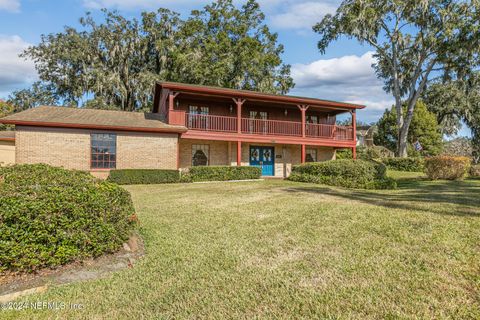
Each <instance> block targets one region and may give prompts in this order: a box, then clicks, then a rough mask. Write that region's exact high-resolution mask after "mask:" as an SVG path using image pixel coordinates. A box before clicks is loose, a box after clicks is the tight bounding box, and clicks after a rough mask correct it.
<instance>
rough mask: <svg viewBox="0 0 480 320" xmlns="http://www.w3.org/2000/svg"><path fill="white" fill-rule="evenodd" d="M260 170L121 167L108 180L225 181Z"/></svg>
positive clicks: (254, 175) (253, 175) (255, 175)
mask: <svg viewBox="0 0 480 320" xmlns="http://www.w3.org/2000/svg"><path fill="white" fill-rule="evenodd" d="M261 174H262V172H261V169H260V168H256V167H233V166H232V167H230V166H208V167H207V166H201V167H192V168H190V169H188V171H185V172H183V173H182V174H180V172H179V171H178V170H162V169H122V170H112V171H110V175H109V177H108V181H110V182H115V183H117V184H161V183H175V182H199V181H227V180H247V179H259V178H260V176H261Z"/></svg>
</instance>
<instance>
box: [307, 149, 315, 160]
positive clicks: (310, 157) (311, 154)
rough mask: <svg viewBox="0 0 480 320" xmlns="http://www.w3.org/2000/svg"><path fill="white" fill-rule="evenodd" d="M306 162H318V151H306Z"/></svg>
mask: <svg viewBox="0 0 480 320" xmlns="http://www.w3.org/2000/svg"><path fill="white" fill-rule="evenodd" d="M305 161H306V162H317V149H307V150H305Z"/></svg>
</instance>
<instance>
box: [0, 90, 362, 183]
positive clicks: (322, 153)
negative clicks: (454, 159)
mask: <svg viewBox="0 0 480 320" xmlns="http://www.w3.org/2000/svg"><path fill="white" fill-rule="evenodd" d="M362 108H364V106H361V105H356V104H349V103H341V102H335V101H328V100H321V99H312V98H304V97H294V96H286V95H274V94H264V93H259V92H253V91H245V90H233V89H225V88H218V87H208V86H199V85H190V84H182V83H172V82H162V83H158V84H157V85H156V87H155V95H154V106H153V112H152V113H137V112H122V111H108V110H94V109H82V108H68V107H48V106H43V107H38V108H34V109H29V110H26V111H23V112H20V113H16V114H13V115H9V116H7V117H4V118H2V119H0V123H4V124H14V125H15V129H16V136H15V161H16V162H17V163H48V164H51V165H55V166H63V167H65V168H72V169H79V170H89V171H91V172H92V173H93V174H96V175H98V176H106V175H107V174H108V171H109V170H110V169H115V168H116V169H125V168H155V169H180V168H188V167H191V166H198V165H232V166H234V165H238V166H240V165H241V166H249V165H250V166H259V167H261V168H262V174H263V175H264V176H276V177H286V176H288V175H289V174H290V171H291V168H292V165H295V164H299V163H303V162H307V161H322V160H330V159H334V158H335V150H336V149H339V148H351V149H352V150H353V153H354V154H355V150H356V128H355V118H356V110H357V109H362ZM341 113H350V114H351V117H352V125H351V126H339V125H336V116H337V115H338V114H341Z"/></svg>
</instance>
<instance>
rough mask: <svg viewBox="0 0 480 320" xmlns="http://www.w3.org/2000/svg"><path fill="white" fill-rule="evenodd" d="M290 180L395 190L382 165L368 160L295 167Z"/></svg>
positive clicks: (327, 162)
mask: <svg viewBox="0 0 480 320" xmlns="http://www.w3.org/2000/svg"><path fill="white" fill-rule="evenodd" d="M289 180H292V181H299V182H312V183H322V184H327V185H332V186H341V187H346V188H361V189H394V188H396V182H395V180H393V179H391V178H389V177H387V176H386V167H385V165H384V164H382V163H378V162H374V161H366V160H348V159H342V160H332V161H325V162H314V163H306V164H302V165H299V166H295V167H294V168H293V170H292V174H291V175H290V177H289Z"/></svg>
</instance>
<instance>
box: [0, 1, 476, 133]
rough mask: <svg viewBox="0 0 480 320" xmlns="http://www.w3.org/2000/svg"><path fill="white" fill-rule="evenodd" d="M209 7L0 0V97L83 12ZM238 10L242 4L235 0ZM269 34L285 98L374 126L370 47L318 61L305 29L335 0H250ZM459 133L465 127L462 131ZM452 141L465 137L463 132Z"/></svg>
mask: <svg viewBox="0 0 480 320" xmlns="http://www.w3.org/2000/svg"><path fill="white" fill-rule="evenodd" d="M210 2H211V0H0V98H7V97H8V95H9V94H10V93H11V92H12V91H14V90H18V89H22V88H26V87H28V86H29V85H30V84H31V83H32V82H33V81H35V80H37V74H36V72H35V67H34V64H33V62H32V61H29V60H25V59H23V58H20V57H18V54H19V53H21V52H22V51H23V50H24V49H25V48H27V47H28V46H30V45H35V44H37V43H39V41H40V39H41V36H42V34H49V33H55V32H61V31H62V30H63V28H64V27H65V26H72V27H79V23H78V20H79V18H80V17H81V16H83V15H84V14H85V13H86V12H87V11H88V12H91V13H92V15H93V16H94V17H95V16H98V17H101V13H100V9H101V8H108V9H115V10H118V11H119V12H120V13H121V14H123V15H124V16H126V17H130V18H132V17H138V16H139V14H140V12H142V11H145V10H147V11H151V10H156V9H158V8H160V7H163V8H168V9H170V10H173V11H176V12H179V13H180V14H181V15H182V16H183V17H184V18H185V17H187V16H188V15H189V13H190V11H191V10H195V9H201V8H202V7H203V6H204V5H206V4H208V3H210ZM235 2H236V3H237V4H239V5H241V4H242V3H243V2H244V1H242V0H235ZM258 2H259V3H260V7H261V9H262V11H263V12H264V13H265V16H266V23H267V25H268V26H269V27H270V29H271V31H274V32H277V33H278V35H279V43H281V44H283V45H284V47H285V52H284V54H283V55H282V59H283V61H284V63H287V64H290V65H291V66H292V69H291V73H292V77H293V79H294V82H295V84H296V86H295V88H294V89H292V90H291V91H290V93H289V94H292V95H300V96H307V97H315V98H320V99H328V100H336V101H343V102H352V103H360V104H364V105H366V106H367V108H366V109H364V110H361V111H359V112H358V119H359V120H361V121H364V122H368V123H370V122H375V121H377V120H378V119H379V118H380V117H381V115H382V113H383V111H384V110H385V109H386V108H389V107H391V105H392V104H393V98H392V96H391V95H389V94H387V93H385V92H384V91H383V89H382V81H381V80H378V79H377V78H376V76H375V73H374V71H373V69H372V67H371V65H372V64H373V63H374V59H373V57H372V53H373V51H372V48H369V47H366V46H361V45H360V44H358V42H356V41H355V40H349V39H340V40H338V41H336V42H335V43H332V44H331V45H330V46H329V47H328V48H327V50H326V52H325V54H323V55H322V54H320V52H319V51H318V49H317V42H318V40H319V36H318V35H317V34H315V33H314V32H313V31H312V26H313V25H314V24H315V23H316V22H319V21H321V19H322V17H323V16H324V15H325V14H328V13H334V12H335V10H336V8H337V6H338V5H339V4H340V2H341V1H339V0H258ZM464 127H465V126H464ZM460 135H470V134H469V130H468V129H467V128H463V129H462V131H461V133H460Z"/></svg>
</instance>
